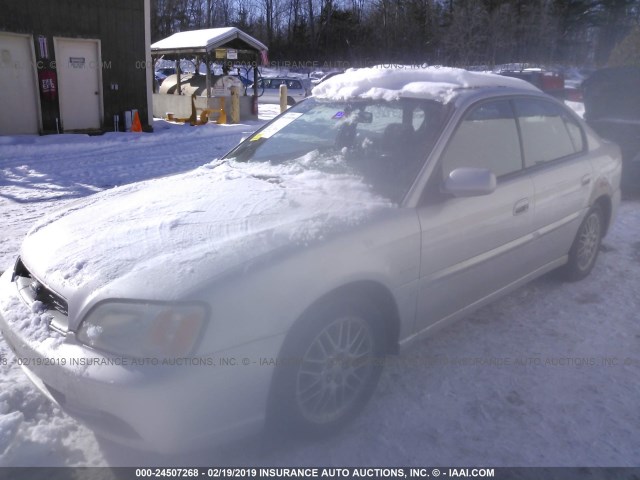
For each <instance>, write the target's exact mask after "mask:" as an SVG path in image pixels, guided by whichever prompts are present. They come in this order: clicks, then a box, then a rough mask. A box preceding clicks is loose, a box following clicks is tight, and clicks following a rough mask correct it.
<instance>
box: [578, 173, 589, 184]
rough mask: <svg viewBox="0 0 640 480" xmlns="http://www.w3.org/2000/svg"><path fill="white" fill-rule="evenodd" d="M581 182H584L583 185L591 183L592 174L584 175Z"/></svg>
mask: <svg viewBox="0 0 640 480" xmlns="http://www.w3.org/2000/svg"><path fill="white" fill-rule="evenodd" d="M580 183H582V186H583V187H585V186H587V185H589V184H590V183H591V175H589V174H588V173H587V174H586V175H585V176H583V177H582V179H581V180H580Z"/></svg>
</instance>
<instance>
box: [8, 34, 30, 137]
mask: <svg viewBox="0 0 640 480" xmlns="http://www.w3.org/2000/svg"><path fill="white" fill-rule="evenodd" d="M39 105H40V103H39V100H38V88H37V84H36V78H35V58H34V54H33V45H32V39H31V36H27V35H13V34H7V33H0V135H16V134H24V133H38V125H39V120H38V111H39V109H40V106H39Z"/></svg>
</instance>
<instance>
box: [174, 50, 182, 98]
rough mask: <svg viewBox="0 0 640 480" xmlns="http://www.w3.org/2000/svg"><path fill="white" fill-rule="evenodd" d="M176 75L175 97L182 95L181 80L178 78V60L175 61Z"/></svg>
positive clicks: (179, 73)
mask: <svg viewBox="0 0 640 480" xmlns="http://www.w3.org/2000/svg"><path fill="white" fill-rule="evenodd" d="M176 75H177V79H178V84H177V85H176V93H175V94H176V95H182V79H181V78H180V75H181V72H180V58H179V57H178V59H177V60H176Z"/></svg>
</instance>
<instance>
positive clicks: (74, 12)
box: [0, 0, 153, 135]
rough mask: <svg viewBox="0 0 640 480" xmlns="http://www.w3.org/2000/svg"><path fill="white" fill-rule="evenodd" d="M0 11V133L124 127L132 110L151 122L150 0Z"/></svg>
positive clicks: (41, 1)
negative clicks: (124, 122)
mask: <svg viewBox="0 0 640 480" xmlns="http://www.w3.org/2000/svg"><path fill="white" fill-rule="evenodd" d="M0 12H1V14H0V135H15V134H23V133H56V132H90V133H91V132H100V131H107V130H114V129H115V128H119V129H122V128H123V127H124V125H123V112H124V111H128V110H132V109H137V110H138V112H139V115H140V120H141V122H142V124H143V126H146V127H147V128H148V127H149V125H151V124H152V116H151V115H152V112H151V110H152V107H151V93H152V79H153V68H152V65H151V56H150V55H151V54H150V49H149V47H150V44H151V41H150V40H151V34H150V0H109V1H104V0H55V1H52V0H20V1H16V0H0ZM116 120H118V121H117V122H116Z"/></svg>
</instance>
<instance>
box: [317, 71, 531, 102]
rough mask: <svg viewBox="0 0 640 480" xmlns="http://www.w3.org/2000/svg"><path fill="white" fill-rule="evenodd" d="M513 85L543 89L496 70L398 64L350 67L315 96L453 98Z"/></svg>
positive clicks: (321, 87)
mask: <svg viewBox="0 0 640 480" xmlns="http://www.w3.org/2000/svg"><path fill="white" fill-rule="evenodd" d="M477 87H513V88H520V89H526V90H533V91H539V90H538V88H537V87H535V86H533V85H532V84H530V83H528V82H525V81H524V80H520V79H517V78H511V77H504V76H502V75H497V74H494V73H484V72H470V71H468V70H463V69H461V68H450V67H437V66H434V67H418V66H415V67H414V66H396V67H393V68H389V67H386V66H377V67H371V68H360V69H349V70H347V71H346V72H345V73H343V74H342V75H336V76H334V77H332V78H330V79H328V80H327V81H325V82H323V83H321V84H320V85H318V86H316V87H315V88H314V89H313V91H312V93H313V95H314V96H315V97H319V98H327V99H334V100H346V99H349V98H371V99H382V100H395V99H397V98H399V97H414V98H429V99H436V100H441V101H444V102H445V103H446V102H448V101H450V100H451V99H452V98H453V96H454V95H455V92H456V91H457V90H460V89H462V88H477Z"/></svg>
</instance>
